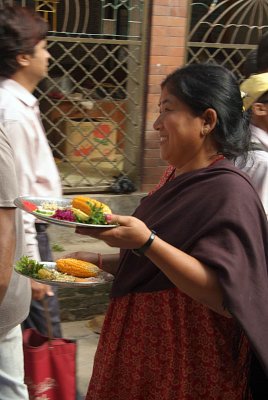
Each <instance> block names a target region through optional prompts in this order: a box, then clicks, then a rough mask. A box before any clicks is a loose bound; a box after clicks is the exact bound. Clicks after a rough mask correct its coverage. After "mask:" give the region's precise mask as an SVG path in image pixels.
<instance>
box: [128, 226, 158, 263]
mask: <svg viewBox="0 0 268 400" xmlns="http://www.w3.org/2000/svg"><path fill="white" fill-rule="evenodd" d="M155 235H156V233H155V231H151V235H150V237H149V239H148V240H147V242H146V243H145V244H144V245H143V246H141V247H140V248H139V249H132V252H133V253H134V254H136V256H139V257H140V256H143V254H144V253H145V252H146V250H148V249H149V247H150V246H151V244H152V243H153V240H154V238H155Z"/></svg>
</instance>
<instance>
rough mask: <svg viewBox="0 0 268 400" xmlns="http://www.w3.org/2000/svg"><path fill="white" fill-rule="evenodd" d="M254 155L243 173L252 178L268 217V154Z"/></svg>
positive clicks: (257, 153)
mask: <svg viewBox="0 0 268 400" xmlns="http://www.w3.org/2000/svg"><path fill="white" fill-rule="evenodd" d="M254 153H255V157H254V159H253V161H252V163H251V165H250V163H249V165H247V166H246V167H245V168H243V171H244V172H246V173H247V174H248V175H249V176H250V178H251V180H252V183H253V185H254V187H255V189H256V190H257V192H258V195H259V197H260V199H261V201H262V204H263V207H264V210H265V212H266V215H267V216H268V153H265V152H257V151H256V152H254ZM260 153H261V154H260Z"/></svg>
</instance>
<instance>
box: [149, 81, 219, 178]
mask: <svg viewBox="0 0 268 400" xmlns="http://www.w3.org/2000/svg"><path fill="white" fill-rule="evenodd" d="M159 108H160V110H159V112H160V115H159V116H158V118H157V120H156V121H155V123H154V129H156V130H157V131H158V132H159V136H160V157H161V158H162V159H163V160H165V161H168V163H169V164H171V165H173V166H175V167H176V168H177V170H179V171H181V172H187V171H191V170H193V169H197V168H202V167H203V166H204V165H203V164H204V159H207V155H208V151H207V150H208V149H207V145H205V136H204V135H203V129H204V126H205V124H206V121H205V119H204V118H203V117H197V116H195V115H194V114H193V112H192V111H191V109H190V108H189V107H188V106H187V105H185V104H184V103H182V102H181V101H180V100H179V99H177V98H176V97H175V96H173V95H172V94H170V93H169V92H168V90H167V88H166V87H164V88H163V89H162V92H161V96H160V102H159ZM209 147H210V146H209ZM210 149H211V147H210Z"/></svg>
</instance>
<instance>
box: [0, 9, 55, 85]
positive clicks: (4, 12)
mask: <svg viewBox="0 0 268 400" xmlns="http://www.w3.org/2000/svg"><path fill="white" fill-rule="evenodd" d="M47 32H48V25H47V22H46V21H45V20H44V19H43V18H42V17H41V16H40V15H38V14H37V13H35V12H34V10H32V9H30V8H26V7H19V6H14V7H10V6H4V7H3V9H0V76H4V77H7V78H10V77H11V76H12V75H13V74H14V73H15V72H16V71H17V70H18V69H19V68H20V65H19V64H18V62H17V59H16V58H17V56H18V55H19V54H30V55H32V54H34V47H35V46H36V44H37V43H38V42H40V41H41V40H44V39H45V38H46V36H47Z"/></svg>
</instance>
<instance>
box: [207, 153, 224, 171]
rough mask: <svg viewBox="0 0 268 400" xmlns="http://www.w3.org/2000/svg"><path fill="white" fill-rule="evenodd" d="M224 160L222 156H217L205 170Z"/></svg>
mask: <svg viewBox="0 0 268 400" xmlns="http://www.w3.org/2000/svg"><path fill="white" fill-rule="evenodd" d="M224 159H225V157H224V156H223V155H222V154H219V155H218V157H217V158H215V160H213V161H212V163H210V164H209V165H208V166H207V168H208V167H211V166H212V165H214V164H215V163H216V162H218V161H220V160H224Z"/></svg>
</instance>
